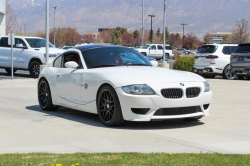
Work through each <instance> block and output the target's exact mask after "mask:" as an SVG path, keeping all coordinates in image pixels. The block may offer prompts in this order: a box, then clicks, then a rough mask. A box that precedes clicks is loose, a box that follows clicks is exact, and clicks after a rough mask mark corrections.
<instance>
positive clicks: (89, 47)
mask: <svg viewBox="0 0 250 166" xmlns="http://www.w3.org/2000/svg"><path fill="white" fill-rule="evenodd" d="M74 48H75V49H78V50H81V51H85V50H89V49H93V48H127V47H123V46H118V45H110V44H108V45H101V44H86V45H80V46H76V47H74Z"/></svg>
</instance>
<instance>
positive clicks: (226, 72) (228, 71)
mask: <svg viewBox="0 0 250 166" xmlns="http://www.w3.org/2000/svg"><path fill="white" fill-rule="evenodd" d="M222 77H223V78H224V79H229V80H233V79H235V77H236V75H235V74H233V73H231V67H230V65H227V66H226V67H225V68H224V70H223V73H222Z"/></svg>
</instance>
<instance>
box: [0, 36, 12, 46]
mask: <svg viewBox="0 0 250 166" xmlns="http://www.w3.org/2000/svg"><path fill="white" fill-rule="evenodd" d="M0 47H10V45H8V38H6V37H3V38H1V40H0Z"/></svg>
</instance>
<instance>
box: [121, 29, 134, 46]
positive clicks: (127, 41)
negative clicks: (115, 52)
mask: <svg viewBox="0 0 250 166" xmlns="http://www.w3.org/2000/svg"><path fill="white" fill-rule="evenodd" d="M121 39H122V45H123V46H132V44H133V41H134V37H133V36H132V34H131V33H128V32H124V33H123V34H122V35H121Z"/></svg>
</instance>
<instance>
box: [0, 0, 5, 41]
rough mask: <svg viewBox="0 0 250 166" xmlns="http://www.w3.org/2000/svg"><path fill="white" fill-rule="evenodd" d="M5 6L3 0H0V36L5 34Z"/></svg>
mask: <svg viewBox="0 0 250 166" xmlns="http://www.w3.org/2000/svg"><path fill="white" fill-rule="evenodd" d="M5 7H6V6H5V0H0V36H1V35H5V34H6V32H5V31H6V28H5V26H6V25H5V24H6V21H5Z"/></svg>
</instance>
